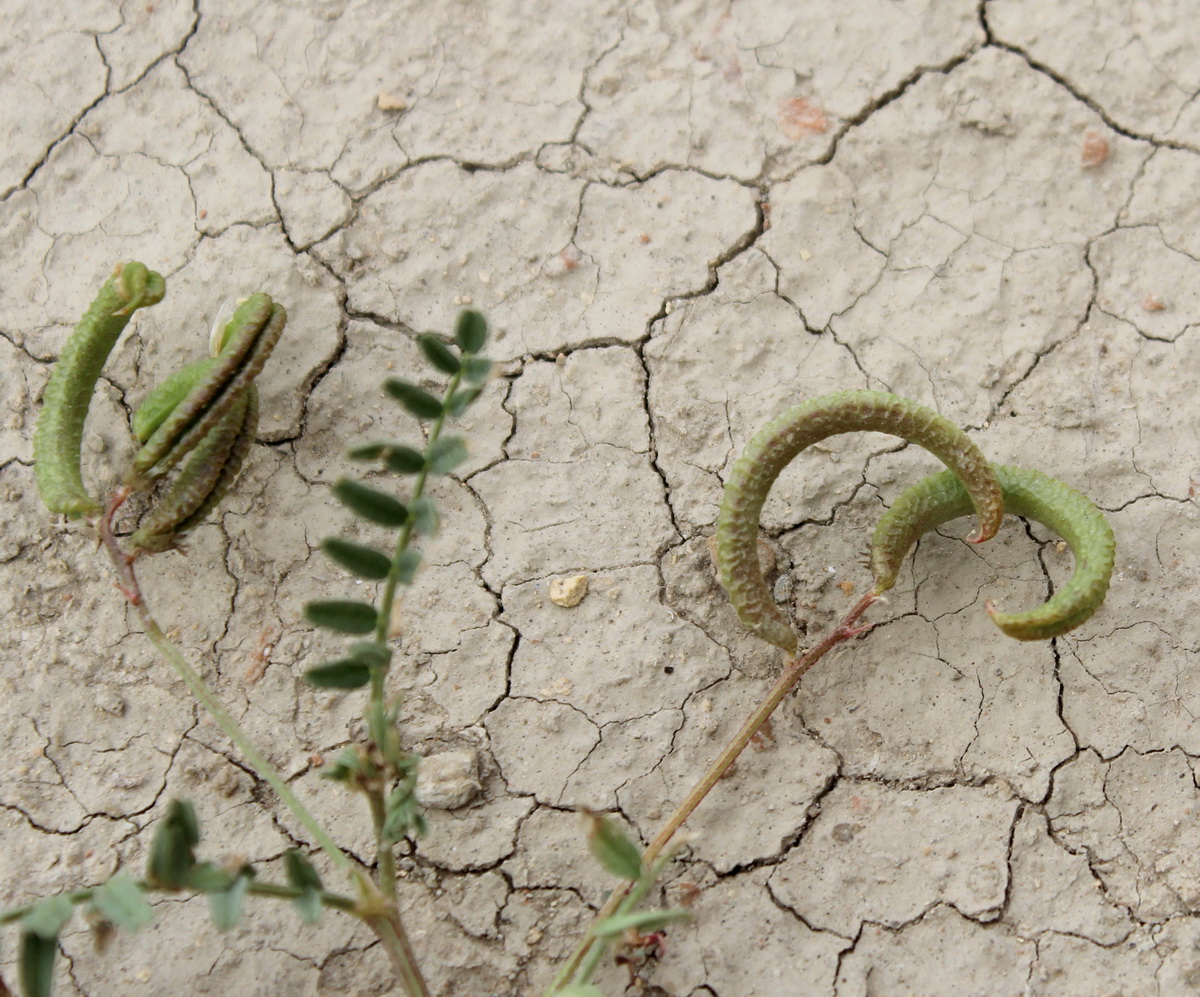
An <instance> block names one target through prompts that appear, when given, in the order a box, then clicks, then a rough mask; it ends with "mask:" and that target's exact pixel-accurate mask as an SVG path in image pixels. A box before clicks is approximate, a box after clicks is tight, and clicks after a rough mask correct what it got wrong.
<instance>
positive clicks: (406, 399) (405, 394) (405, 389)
mask: <svg viewBox="0 0 1200 997" xmlns="http://www.w3.org/2000/svg"><path fill="white" fill-rule="evenodd" d="M383 390H384V391H386V392H387V393H388V394H389V395H391V396H392V397H393V398H395V399H396V401H398V402H399V403H400V404H401V405H403V406H404V407H405V409H406V410H407V411H408V412H410V413H411V414H412V415H415V416H416V417H417V418H418V419H436V418H437V417H438V416H439V415H441V414H442V403H441V402H440V401H438V399H436V398H434V397H433V395H431V394H430V393H429V392H428V391H426V390H425V389H424V388H418V387H417V386H416V385H415V384H412V383H411V382H409V381H402V380H400V378H398V377H389V378H388V379H387V380H386V381H384V382H383Z"/></svg>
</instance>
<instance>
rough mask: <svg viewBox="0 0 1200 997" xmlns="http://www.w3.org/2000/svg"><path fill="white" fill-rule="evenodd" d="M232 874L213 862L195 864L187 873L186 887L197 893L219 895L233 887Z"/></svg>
mask: <svg viewBox="0 0 1200 997" xmlns="http://www.w3.org/2000/svg"><path fill="white" fill-rule="evenodd" d="M233 880H234V876H233V873H231V872H229V871H227V870H225V869H222V868H221V867H220V866H219V865H217V864H215V863H213V862H197V863H196V864H195V865H194V866H192V870H191V872H189V873H188V877H187V887H188V889H189V890H195V891H196V892H197V893H220V892H221V891H222V890H227V889H229V888H230V887H231V886H233Z"/></svg>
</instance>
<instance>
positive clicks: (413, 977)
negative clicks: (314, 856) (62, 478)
mask: <svg viewBox="0 0 1200 997" xmlns="http://www.w3.org/2000/svg"><path fill="white" fill-rule="evenodd" d="M129 494H130V489H129V488H128V487H126V486H122V487H120V488H118V489H117V491H116V492H114V493H113V496H112V498H110V499H109V501H108V505H107V506H106V507H105V510H104V512H103V514H102V515H101V517H100V519H99V521H98V523H97V524H96V526H97V530H98V533H99V536H100V542H101V543H102V544H103V545H104V548H105V550H106V551H108V554H109V557H110V558H111V559H112V562H113V566H114V567H115V568H116V571H117V577H118V578H119V579H120V581H119V582H118V588H120V590H121V592H122V593H123V594H124V596H125V598H126V599H127V600H128V601H129V604H130V605H131V606H133V608H134V611H135V612H136V613H137V614H138V618H139V619H140V620H141V621H142V626H143V627H144V628H145V630H146V636H147V637H148V638H149V639H150V642H151V643H152V644H153V645H154V646H155V648H156V649H157V650H158V653H159V654H161V655H162V657H163V658H164V659H165V660H166V662H167V664H169V665H170V666H171V667H172V668H174V669H175V672H176V674H177V675H178V676H179V677H180V678H181V679H183V681H184V684H185V685H187V687H188V689H189V690H190V691H191V693H192V695H193V696H195V697H196V699H198V700H199V701H200V703H201V704H202V705H203V706H204V708H205V709H206V710H208V713H209V715H210V716H211V717H212V718H213V720H215V721H216V723H217V726H219V727H220V728H221V730H222V731H224V732H225V735H226V737H228V738H229V739H230V740H231V741H232V742H233V743H234V746H235V747H236V748H237V749H238V750H239V751H240V752H241V753H242V755H243V757H244V758H245V759H246V761H247V762H249V763H250V766H251V767H252V768H253V769H254V771H255V772H257V773H258V774H259V776H260V777H261V778H262V779H263V780H264V781H265V782H266V783H267V784H268V785H269V786H270V787H271V788H272V789H273V790H275V793H276V795H278V797H279V799H280V800H281V801H282V802H283V804H284V806H286V807H287V808H288V809H289V810H290V811H291V812H292V814H293V815H294V816H295V817H296V819H297V820H298V821H299V822H300V823H301V824H302V825H303V826H304V828H305V830H307V831H308V833H309V834H311V835H312V838H313V840H314V841H315V842H316V843H317V845H318V846H319V847H320V848H321V850H322V851H323V852H324V853H325V854H326V855H328V856H329V860H330V861H331V862H332V863H333V865H334V867H335V868H336V869H338V870H339V871H341V872H342V873H343V874H345V875H346V876H347V877H348V878H349V879H350V880H351V882H353V883H354V884H355V885H356V886H357V887H358V888H359V890H360V892H361V891H362V890H363V887H364V885H369V880H366V878H365V877H364V876H363V875H362V873H361V872H359V870H358V869H356V868H355V867H354V864H353V863H352V862H351V861H350V858H349V856H347V855H346V853H345V852H343V851H342V850H341V849H340V848H339V847H338V846H337V845H336V844H335V843H334V840H333V839H332V838H331V837H330V836H329V833H328V832H327V831H326V830H325V828H324V827H322V826H321V823H320V822H319V821H318V820H317V819H316V817H314V816H313V815H312V813H311V812H310V811H309V810H308V808H307V807H305V806H304V804H303V803H301V802H300V800H299V798H298V797H297V796H296V794H295V793H293V792H292V790H291V787H290V786H288V784H287V783H286V782H285V781H284V779H283V776H282V775H280V773H279V772H278V771H277V770H276V769H275V767H274V766H273V765H271V763H270V762H268V761H267V760H266V758H264V757H263V756H262V755H261V754H260V753H259V751H258V749H257V748H255V747H254V745H253V743H251V741H250V738H249V737H248V736H247V735H246V732H245V731H244V730H242V728H241V726H240V725H239V724H238V722H237V721H236V720H234V718H233V716H232V715H231V714H230V713H229V711H228V710H226V709H225V706H224V704H222V703H221V701H220V700H219V699H217V697H216V695H215V694H214V693H213V691H212V690H211V689H209V687H208V684H207V683H206V682H205V681H204V679H203V678H202V677H201V676H200V674H199V672H197V671H196V670H195V669H194V668H192V666H191V665H190V664H189V663H188V661H187V659H186V658H185V657H184V656H183V654H182V653H181V652H180V650H179V648H177V647H176V646H175V645H174V644H173V643H172V642H171V640H170V639H169V638H168V637H167V635H166V634H164V633H163V632H162V630H161V629H160V628H159V625H158V623H157V621H156V620H155V619H154V617H153V616H152V615H151V613H150V609H149V607H148V606H147V605H146V600H145V599H144V598H143V597H142V591H141V587H140V586H139V584H138V580H137V574H136V573H135V571H134V568H133V565H134V561H135V558H134V557H133V556H132V555H130V554H127V553H126V552H125V550H124V549H122V547H121V545H120V543H118V541H117V538H116V536H115V535H114V534H113V531H112V519H113V516H114V515H115V514H116V512H117V510H118V509H119V508H120V507H121V505H122V503H124V501H125V500H126V499H127V498H128V497H129ZM394 878H395V877H394V876H393V883H392V893H391V895H390V896H391V897H394V896H395V884H394ZM359 916H362V915H361V914H360V915H359ZM363 920H364V921H366V923H368V924H370V925H371V927H372V928H373V929H374V930H375V932H376V934H377V935H378V936H379V940H380V942H381V943H382V944H383V947H384V948H385V949H386V950H387V953H388V958H389V959H391V960H392V964H393V965H394V966H395V967H396V972H397V974H398V975H399V976H400V979H401V980H402V981H403V982H404V987H405V989H406V990H407V991H408V994H409V997H428V994H429V991H428V989H427V988H426V986H425V981H424V980H423V979H422V978H421V971H420V970H419V969H418V968H417V962H416V959H415V958H414V957H413V953H412V949H411V948H410V946H409V944H408V939H407V936H406V935H405V934H404V928H403V926H402V925H401V924H400V919H399V915H398V914H397V912H396V910H395V906H394V904H393V906H392V907H391V908H390V910H388V911H387V913H386V914H384V915H371V916H365V917H363Z"/></svg>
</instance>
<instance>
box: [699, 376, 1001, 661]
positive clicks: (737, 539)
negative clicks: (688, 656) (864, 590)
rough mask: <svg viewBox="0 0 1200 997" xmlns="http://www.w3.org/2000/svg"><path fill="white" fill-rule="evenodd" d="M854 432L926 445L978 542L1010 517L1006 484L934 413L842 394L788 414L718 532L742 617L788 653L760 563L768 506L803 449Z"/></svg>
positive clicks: (740, 470)
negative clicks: (963, 502) (957, 486)
mask: <svg viewBox="0 0 1200 997" xmlns="http://www.w3.org/2000/svg"><path fill="white" fill-rule="evenodd" d="M855 431H866V432H876V433H890V434H892V435H893V436H899V437H902V438H904V439H906V440H908V441H910V442H912V443H916V444H918V445H919V446H922V447H924V448H925V449H926V450H928V451H929V452H930V453H932V454H933V455H934V456H936V457H937V458H938V459H940V460H941V461H942V462H943V463H944V464H945V465H946V466H947V467H949V468H950V469H951V470H952V471H953V472H954V473H955V474H956V475H958V476H959V477H960V478H961V479H962V480H963V482H964V483H965V484H966V487H967V491H968V494H969V495H970V496H971V498H970V501H971V502H972V504H973V505H974V508H975V510H976V512H977V513H978V514H979V535H978V537H977V538H975V540H974V542H976V543H981V542H983V541H984V540H988V539H990V538H991V537H993V536H995V534H996V531H997V530H998V529H999V528H1000V522H1001V520H1002V519H1003V518H1004V505H1003V500H1002V498H1001V494H1000V485H999V483H998V482H997V481H996V478H995V475H994V474H993V473H992V469H991V465H989V464H988V462H987V460H986V459H985V458H984V456H983V454H982V453H981V452H980V450H979V448H978V447H977V446H976V445H975V444H974V443H973V442H972V441H971V439H970V438H969V437H968V436H967V435H966V433H964V432H963V431H962V430H961V429H959V428H958V427H957V426H955V425H954V424H953V423H952V422H950V421H949V420H948V419H945V418H943V417H942V416H940V415H938V414H937V413H936V412H934V411H932V410H931V409H928V408H926V407H925V406H923V405H918V404H917V403H916V402H911V401H907V400H906V399H903V398H899V397H897V396H896V395H892V394H888V393H886V392H882V391H840V392H837V393H835V394H831V395H823V396H821V397H820V398H814V399H812V400H811V401H808V402H804V403H803V404H801V405H797V406H795V407H794V408H790V409H788V410H787V411H786V412H784V413H783V414H782V415H781V416H779V417H778V418H777V419H774V420H773V421H771V422H769V423H768V424H767V425H766V426H764V427H763V428H762V429H761V430H759V432H758V433H756V434H755V436H754V438H753V439H751V440H750V442H749V443H748V444H746V449H745V450H744V451H743V452H742V455H741V456H740V457H739V458H738V459H737V461H736V462H735V463H734V465H733V469H732V470H731V472H730V475H729V481H728V482H727V483H726V485H725V492H724V495H723V496H722V498H721V506H720V511H719V513H718V516H717V533H716V537H717V569H718V572H719V574H720V578H721V584H722V585H723V586H724V587H725V591H726V592H727V593H728V594H729V599H730V602H731V603H732V604H733V607H734V609H735V610H736V611H737V614H738V619H740V620H741V621H742V623H743V624H744V625H745V626H746V627H747V628H748V629H750V630H751V631H753V632H754V633H756V634H758V635H759V636H760V637H762V638H763V639H764V640H766V641H769V642H770V643H772V644H774V645H775V646H776V647H780V648H782V649H783V650H785V651H786V652H787V653H788V654H795V652H796V646H797V638H796V634H795V632H794V631H793V630H792V628H791V627H790V626H789V625H788V623H787V620H786V619H785V618H784V615H783V613H781V612H780V610H779V608H778V607H777V606H776V605H775V602H774V600H773V599H772V598H771V593H770V591H769V590H768V589H767V586H766V582H765V581H764V580H763V576H762V570H761V568H760V567H759V561H758V546H757V542H758V529H759V519H760V517H761V515H762V507H763V503H764V502H765V501H766V498H767V493H768V492H769V491H770V490H771V486H772V485H773V484H774V483H775V479H776V478H778V477H779V474H780V472H781V471H782V470H783V469H784V468H785V467H786V466H787V465H788V464H789V463H790V462H791V461H792V460H793V459H794V458H795V457H796V455H797V454H799V453H800V452H801V451H802V450H804V449H805V448H806V447H809V446H811V445H812V444H814V443H818V442H820V441H821V440H823V439H825V438H827V437H830V436H837V435H839V434H841V433H849V432H855ZM893 579H894V575H893ZM888 584H890V582H889V583H888ZM885 587H886V586H885Z"/></svg>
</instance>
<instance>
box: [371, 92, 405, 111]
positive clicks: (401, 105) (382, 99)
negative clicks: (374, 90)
mask: <svg viewBox="0 0 1200 997" xmlns="http://www.w3.org/2000/svg"><path fill="white" fill-rule="evenodd" d="M378 103H379V110H381V111H407V110H408V101H406V100H405V99H404V98H403V97H397V96H396V95H395V94H392V93H381V94H380V95H379V100H378Z"/></svg>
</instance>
